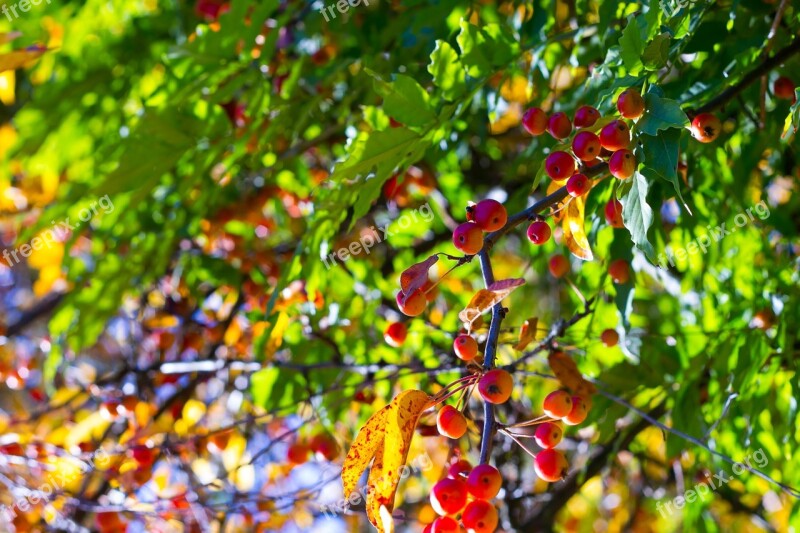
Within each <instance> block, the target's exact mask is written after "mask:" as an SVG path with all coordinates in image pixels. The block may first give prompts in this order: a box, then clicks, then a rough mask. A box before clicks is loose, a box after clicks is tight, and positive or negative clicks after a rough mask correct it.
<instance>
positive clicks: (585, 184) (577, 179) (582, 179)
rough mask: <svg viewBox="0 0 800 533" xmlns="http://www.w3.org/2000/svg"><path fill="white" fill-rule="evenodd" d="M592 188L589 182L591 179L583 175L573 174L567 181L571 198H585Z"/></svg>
mask: <svg viewBox="0 0 800 533" xmlns="http://www.w3.org/2000/svg"><path fill="white" fill-rule="evenodd" d="M591 188H592V186H591V184H590V182H589V178H587V177H586V176H584V175H583V174H573V175H572V176H570V177H569V179H568V180H567V192H568V193H569V194H570V196H576V197H577V196H583V195H584V194H586V193H587V192H589V189H591Z"/></svg>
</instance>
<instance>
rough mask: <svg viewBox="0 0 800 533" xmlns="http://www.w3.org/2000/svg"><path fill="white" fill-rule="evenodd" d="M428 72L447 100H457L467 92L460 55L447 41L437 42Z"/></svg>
mask: <svg viewBox="0 0 800 533" xmlns="http://www.w3.org/2000/svg"><path fill="white" fill-rule="evenodd" d="M428 72H430V73H431V76H433V83H434V84H436V86H437V87H439V89H441V90H442V95H443V96H444V97H445V99H447V100H450V101H453V100H456V99H457V98H458V97H460V96H462V95H463V94H464V93H465V92H466V90H467V86H466V82H465V81H464V80H465V78H466V74H465V72H464V65H462V64H461V60H460V59H459V58H458V53H457V52H456V51H455V49H454V48H453V47H452V46H450V43H448V42H447V41H436V48H435V49H434V50H433V52H431V63H430V64H429V65H428Z"/></svg>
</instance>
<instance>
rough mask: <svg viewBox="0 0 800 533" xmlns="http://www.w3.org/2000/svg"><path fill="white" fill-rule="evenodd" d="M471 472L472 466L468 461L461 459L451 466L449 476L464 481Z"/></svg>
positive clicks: (448, 471)
mask: <svg viewBox="0 0 800 533" xmlns="http://www.w3.org/2000/svg"><path fill="white" fill-rule="evenodd" d="M471 470H472V464H471V463H470V462H469V461H467V460H466V459H460V460H458V461H456V462H455V463H453V464H451V465H450V468H448V469H447V475H448V476H450V477H452V478H455V479H462V478H463V477H464V476H468V475H469V473H470V471H471Z"/></svg>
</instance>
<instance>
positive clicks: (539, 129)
mask: <svg viewBox="0 0 800 533" xmlns="http://www.w3.org/2000/svg"><path fill="white" fill-rule="evenodd" d="M522 127H523V128H525V131H527V132H528V133H530V134H531V135H541V134H542V133H544V132H545V130H546V129H547V113H545V112H544V111H542V110H541V109H539V108H538V107H532V108H530V109H528V110H527V111H525V114H524V115H522Z"/></svg>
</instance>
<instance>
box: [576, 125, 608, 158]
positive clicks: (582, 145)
mask: <svg viewBox="0 0 800 533" xmlns="http://www.w3.org/2000/svg"><path fill="white" fill-rule="evenodd" d="M600 148H601V146H600V137H598V136H597V135H595V134H594V133H592V132H591V131H582V132H580V133H578V134H577V135H575V138H574V139H572V153H574V154H575V157H577V158H578V159H580V160H581V161H593V160H595V159H597V156H599V155H600Z"/></svg>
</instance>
